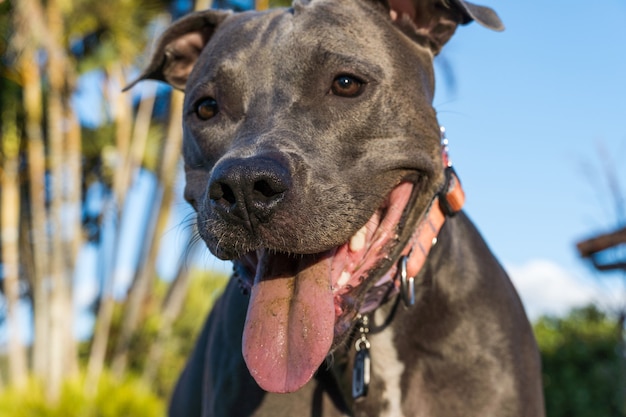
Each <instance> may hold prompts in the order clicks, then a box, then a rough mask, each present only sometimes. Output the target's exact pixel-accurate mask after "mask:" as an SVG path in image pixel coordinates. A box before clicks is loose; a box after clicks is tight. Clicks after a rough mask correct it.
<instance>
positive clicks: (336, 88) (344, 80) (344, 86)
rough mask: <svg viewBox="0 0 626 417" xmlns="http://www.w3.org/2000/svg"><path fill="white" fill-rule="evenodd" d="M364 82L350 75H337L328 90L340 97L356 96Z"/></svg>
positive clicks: (361, 89)
mask: <svg viewBox="0 0 626 417" xmlns="http://www.w3.org/2000/svg"><path fill="white" fill-rule="evenodd" d="M364 86H365V83H364V82H363V81H361V80H359V79H358V78H355V77H353V76H351V75H345V74H343V75H339V76H337V77H335V79H334V80H333V84H332V86H331V87H330V91H331V92H332V93H333V94H334V95H336V96H340V97H356V96H358V95H359V94H361V92H362V91H363V87H364Z"/></svg>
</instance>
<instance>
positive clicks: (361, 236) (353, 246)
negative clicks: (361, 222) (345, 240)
mask: <svg viewBox="0 0 626 417" xmlns="http://www.w3.org/2000/svg"><path fill="white" fill-rule="evenodd" d="M366 236H367V228H366V227H365V226H363V227H362V228H360V229H359V231H358V232H356V233H355V234H354V235H353V236H352V237H351V238H350V250H351V251H352V252H358V251H360V250H361V249H363V248H364V247H365V237H366Z"/></svg>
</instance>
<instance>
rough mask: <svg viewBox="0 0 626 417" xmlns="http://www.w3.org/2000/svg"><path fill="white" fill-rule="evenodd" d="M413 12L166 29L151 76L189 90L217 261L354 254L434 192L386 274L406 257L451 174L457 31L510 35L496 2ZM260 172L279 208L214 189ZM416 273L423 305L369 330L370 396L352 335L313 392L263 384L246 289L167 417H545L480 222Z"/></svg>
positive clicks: (228, 304) (323, 6)
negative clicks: (365, 233)
mask: <svg viewBox="0 0 626 417" xmlns="http://www.w3.org/2000/svg"><path fill="white" fill-rule="evenodd" d="M391 3H392V4H393V3H394V2H391ZM413 5H414V8H415V10H418V11H419V12H420V13H419V14H418V18H415V19H414V20H410V19H407V17H406V16H400V17H399V18H398V19H396V20H395V21H394V20H392V19H391V18H390V15H389V12H390V10H389V9H388V8H389V5H388V4H387V3H386V2H376V1H367V0H342V1H339V0H336V1H331V0H315V1H311V2H306V3H305V2H298V3H297V4H295V5H294V7H293V8H292V9H280V10H273V11H269V12H263V13H257V12H249V13H241V14H229V13H224V12H217V11H205V12H199V13H196V14H193V15H190V16H188V17H186V18H184V19H182V20H181V21H179V22H177V23H174V25H173V26H172V27H171V28H170V29H169V30H168V31H167V32H166V33H165V34H164V36H163V37H162V39H161V41H160V43H159V45H158V47H157V50H156V52H155V55H154V57H153V60H152V63H151V64H150V65H149V67H148V69H147V70H146V71H145V73H144V75H143V76H142V79H145V78H153V79H159V80H164V81H167V82H169V83H170V84H172V85H174V86H175V87H176V88H179V89H181V90H184V91H185V110H184V149H183V152H184V159H185V170H186V176H187V185H186V189H185V197H186V198H187V200H188V201H189V202H190V203H191V204H192V205H193V206H194V208H195V209H196V211H197V212H198V228H199V233H200V236H201V237H202V238H203V240H204V241H205V242H206V244H207V246H208V247H209V249H210V250H211V252H213V253H214V254H215V255H216V256H218V257H220V258H222V259H234V260H237V259H238V258H240V257H241V256H243V255H244V254H246V253H248V252H250V251H254V250H256V249H258V248H267V249H269V250H272V251H276V252H286V253H292V254H314V253H318V252H322V251H326V250H328V249H330V248H332V247H335V246H338V245H341V244H343V243H345V242H346V241H347V240H348V239H349V238H350V237H351V236H352V235H353V234H354V233H355V231H356V230H358V229H359V228H360V227H361V226H362V225H363V224H364V223H365V222H366V221H367V220H368V218H369V217H370V216H371V215H372V213H373V212H374V211H375V210H376V209H377V208H378V207H379V206H380V205H381V203H382V202H383V201H384V199H385V198H386V196H387V195H388V194H389V192H390V190H392V189H393V188H394V187H395V186H396V185H397V184H398V183H399V182H400V181H403V180H407V179H410V180H411V181H413V182H414V183H415V184H416V186H417V187H418V188H419V193H416V195H415V196H414V200H413V202H412V208H411V210H410V212H409V213H407V214H406V216H405V218H404V219H403V224H404V227H403V229H402V230H400V231H399V236H398V242H399V244H397V245H396V246H395V247H394V248H392V249H391V250H390V252H389V254H388V260H387V261H385V262H383V263H382V264H381V265H380V266H379V270H380V271H379V272H384V271H385V270H387V269H389V268H390V267H391V266H392V264H393V263H394V262H396V260H397V259H398V257H399V254H400V251H401V250H402V248H403V246H404V244H403V242H406V241H407V239H408V237H409V236H410V235H411V234H412V232H413V230H414V228H415V225H416V224H417V222H418V220H419V218H420V217H421V216H422V214H423V212H424V210H425V209H426V207H427V205H428V203H429V202H430V200H431V198H432V197H433V195H434V194H435V193H436V192H437V190H439V188H440V187H441V185H442V183H443V180H444V178H443V172H442V169H441V166H442V163H441V155H440V145H439V125H438V122H437V118H436V113H435V110H434V109H433V107H432V104H431V103H432V99H433V94H434V76H433V68H432V60H433V57H434V56H435V55H436V54H437V53H438V52H439V50H440V48H441V47H442V46H443V44H444V43H445V42H446V41H447V40H448V39H449V38H450V36H452V34H453V33H454V31H455V30H456V26H457V24H464V23H468V22H469V21H471V20H472V19H475V20H479V21H480V23H482V24H483V25H485V26H487V27H490V28H492V29H496V30H500V29H502V28H503V26H502V25H501V22H500V21H499V19H498V18H497V15H495V13H494V12H493V11H492V10H491V9H488V8H484V7H480V6H476V5H472V4H471V3H467V2H463V1H460V0H454V1H445V2H444V1H436V0H432V1H426V0H424V1H415V2H414V3H413ZM342 73H348V74H351V75H354V76H357V77H359V78H360V79H361V80H363V81H364V82H365V88H364V90H363V92H362V93H361V94H360V95H359V96H357V97H352V98H345V97H339V96H336V95H333V94H329V88H330V85H331V83H332V82H333V79H334V77H336V76H337V75H338V74H342ZM206 97H213V98H215V99H216V100H217V102H218V104H219V113H218V114H217V116H215V117H213V118H211V119H209V120H201V119H199V118H198V116H197V113H196V107H197V104H198V102H199V101H202V99H203V98H206ZM252 176H255V177H254V178H257V177H258V178H262V180H263V182H264V184H265V183H269V187H270V188H271V192H269V193H267V194H268V195H269V197H268V201H265V200H263V201H259V200H258V199H255V198H252V197H251V196H250V194H251V193H258V192H262V191H263V190H262V189H261V188H259V187H257V185H254V186H253V185H246V187H248V188H246V187H241V188H238V187H234V188H233V190H234V191H233V195H232V196H226V195H224V196H222V194H223V193H222V191H223V190H222V189H220V188H219V187H218V186H217V185H216V184H218V185H219V184H221V181H226V179H227V180H228V181H232V179H233V178H235V179H236V180H237V181H239V180H241V181H244V180H249V179H250V178H251V177H252ZM224 178H226V179H224ZM248 182H250V181H248ZM254 184H256V182H255V183H254ZM216 187H217V188H216ZM252 187H255V188H252ZM231 201H235V202H236V204H234V203H233V204H232V205H230V206H229V204H230V203H229V202H231ZM242 206H245V207H242ZM373 279H374V278H372V280H373ZM417 279H418V282H419V286H418V294H417V303H416V305H415V306H414V307H412V308H410V309H403V308H400V309H398V311H397V312H396V314H395V318H394V320H393V322H392V323H391V325H390V326H389V327H388V328H387V329H386V330H384V331H383V332H381V333H379V334H377V335H374V336H372V343H373V344H374V346H375V347H374V348H373V350H372V354H373V358H372V360H373V361H374V375H373V381H372V384H371V387H370V393H369V395H368V396H367V397H366V398H365V399H361V400H358V401H357V402H354V401H353V400H352V399H351V398H350V396H349V392H350V386H349V382H350V370H351V366H350V365H351V361H352V360H353V351H352V349H351V346H350V345H348V344H346V342H345V341H346V339H347V338H348V337H349V332H348V333H347V334H346V335H344V336H343V337H341V338H338V339H337V340H336V341H335V342H334V344H333V348H332V349H333V353H332V355H331V357H332V360H331V361H330V362H329V364H328V365H327V366H322V367H321V368H320V370H319V372H318V374H317V376H316V377H315V378H314V379H312V380H311V381H310V382H309V383H308V384H307V385H305V387H304V388H302V389H301V390H299V391H297V392H295V393H291V394H272V393H266V392H264V391H262V390H261V389H260V388H259V387H258V386H257V385H256V383H255V382H254V380H253V379H252V377H251V376H250V374H249V372H248V370H247V368H246V365H245V363H244V361H243V358H242V355H241V343H242V341H241V337H242V334H241V333H242V328H243V322H244V320H245V316H246V309H247V303H248V298H247V297H246V296H245V295H242V294H241V292H240V291H239V289H238V288H237V287H238V285H237V280H236V279H232V280H231V281H230V283H229V284H228V287H227V288H226V290H225V293H224V295H223V296H222V297H221V298H220V300H219V301H218V302H217V304H216V306H215V308H214V309H213V311H212V312H211V314H210V316H209V318H208V321H207V323H206V325H205V327H204V329H203V331H202V334H201V335H200V337H199V340H198V344H197V346H196V348H195V351H194V352H193V354H192V356H191V358H190V359H189V362H188V364H187V367H186V368H185V371H184V372H183V374H182V376H181V378H180V380H179V382H178V385H177V387H176V390H175V393H174V396H173V398H172V403H171V407H170V415H171V416H185V417H192V416H206V417H209V416H228V417H235V416H269V417H280V416H298V417H300V416H347V415H349V416H385V415H390V413H392V410H395V411H393V413H394V416H396V415H397V416H399V415H400V414H402V415H404V416H407V417H408V416H430V417H437V416H439V417H444V416H447V417H452V416H463V417H469V416H480V417H483V416H503V417H507V416H509V417H514V416H515V417H521V416H527V417H531V416H532V417H540V416H543V398H542V387H541V379H540V364H539V355H538V352H537V349H536V345H535V341H534V339H533V336H532V332H531V328H530V325H529V323H528V320H527V319H526V316H525V313H524V311H523V307H522V305H521V303H520V301H519V298H518V296H517V294H516V292H515V290H514V288H513V286H512V285H511V283H510V281H509V279H508V277H507V276H506V273H505V272H504V270H503V269H502V267H501V266H500V265H499V263H498V262H497V261H496V260H495V258H494V257H493V255H492V254H491V252H490V250H489V248H488V247H487V246H486V244H485V243H484V241H483V240H482V238H481V237H480V235H479V233H478V232H477V231H476V229H475V228H474V226H473V225H472V224H471V222H470V220H469V219H468V218H467V217H466V216H465V214H463V213H460V214H458V215H457V216H455V217H453V218H451V219H448V221H447V222H446V224H445V226H444V228H443V230H442V232H441V234H440V236H439V243H438V245H437V246H436V247H435V248H434V249H433V251H432V252H431V254H430V256H429V258H428V261H427V263H426V265H425V266H424V268H423V269H422V271H421V272H420V274H419V275H418V276H417ZM371 284H372V283H371V282H370V283H368V284H367V285H371ZM392 306H393V303H392V302H390V303H387V304H385V305H383V306H382V307H381V308H380V309H379V310H378V312H377V313H376V316H375V317H378V319H380V318H381V317H386V316H387V315H388V314H390V309H391V308H392ZM390 346H391V347H392V348H393V351H392V352H390V351H389V349H390V348H389V347H390ZM376 349H378V350H376ZM394 375H396V376H394ZM398 375H399V376H398ZM391 379H393V380H391ZM398 387H399V391H398ZM399 410H400V411H399ZM398 413H400V414H398Z"/></svg>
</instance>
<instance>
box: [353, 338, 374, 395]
mask: <svg viewBox="0 0 626 417" xmlns="http://www.w3.org/2000/svg"><path fill="white" fill-rule="evenodd" d="M360 341H361V340H359V342H360ZM365 342H367V340H365ZM363 345H365V346H359V343H358V342H357V352H356V355H355V357H354V368H353V370H352V398H354V399H355V400H356V399H357V398H361V397H365V396H366V395H367V389H368V388H369V385H370V365H371V361H370V351H369V343H367V344H365V343H363Z"/></svg>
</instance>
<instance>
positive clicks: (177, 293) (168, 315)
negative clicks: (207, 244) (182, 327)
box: [142, 242, 191, 383]
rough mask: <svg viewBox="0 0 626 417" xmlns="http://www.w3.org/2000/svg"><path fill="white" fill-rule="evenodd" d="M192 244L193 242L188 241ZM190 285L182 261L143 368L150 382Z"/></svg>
mask: <svg viewBox="0 0 626 417" xmlns="http://www.w3.org/2000/svg"><path fill="white" fill-rule="evenodd" d="M188 243H189V244H191V242H188ZM188 286H189V270H188V269H187V268H186V267H185V262H184V261H181V262H180V263H179V265H178V273H177V274H176V277H175V278H174V281H173V282H172V283H171V284H170V287H169V288H168V291H167V295H166V296H165V299H164V300H163V304H162V308H161V323H160V326H159V332H158V334H157V337H156V340H155V341H154V343H153V344H152V345H151V346H150V351H149V352H148V355H147V357H146V358H147V359H146V364H145V366H144V368H143V375H142V379H143V380H144V381H145V382H146V383H149V382H150V381H153V380H154V378H156V376H157V371H158V368H159V363H160V362H161V358H162V356H163V352H164V348H163V346H165V342H166V340H168V339H169V338H170V336H171V335H172V330H173V326H174V321H175V320H176V318H177V317H178V315H179V314H180V311H181V310H182V309H183V303H184V302H185V296H186V295H187V288H188Z"/></svg>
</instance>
